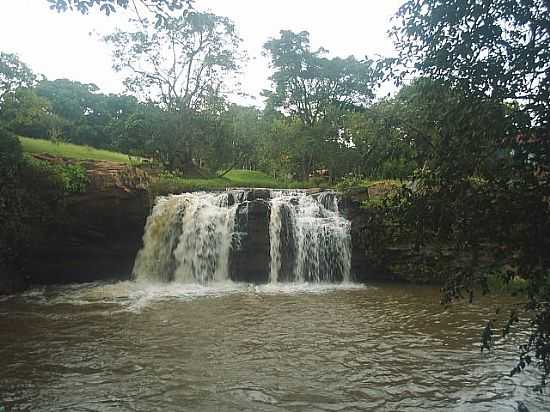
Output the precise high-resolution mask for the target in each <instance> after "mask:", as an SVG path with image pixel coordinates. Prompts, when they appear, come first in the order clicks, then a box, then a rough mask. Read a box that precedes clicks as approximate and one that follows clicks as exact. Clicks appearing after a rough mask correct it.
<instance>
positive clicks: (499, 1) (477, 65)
mask: <svg viewBox="0 0 550 412" xmlns="http://www.w3.org/2000/svg"><path fill="white" fill-rule="evenodd" d="M397 21H398V23H397V25H396V27H395V28H394V29H393V34H394V35H395V38H396V39H397V42H396V46H397V49H398V50H399V52H400V53H399V59H398V60H399V62H400V63H401V64H404V65H406V66H407V67H409V68H412V67H414V73H415V74H420V75H426V76H429V77H431V78H434V79H440V80H445V81H449V82H450V84H451V85H453V86H455V87H459V88H461V89H464V90H468V91H470V92H472V93H473V94H475V95H477V96H490V97H491V98H493V99H496V100H498V101H503V100H506V99H514V100H516V101H521V102H522V104H523V105H524V106H525V108H526V110H527V111H528V112H529V113H530V114H531V115H532V117H533V120H534V121H535V122H536V124H538V125H547V124H548V122H549V121H550V79H549V78H548V75H547V73H548V70H549V69H550V50H549V49H548V43H549V42H550V5H549V4H548V2H547V1H546V0H519V1H518V0H495V1H478V0H453V1H448V0H408V1H406V2H405V4H404V5H403V6H402V7H401V8H400V10H399V13H398V15H397ZM409 71H410V70H405V71H404V72H403V73H402V75H407V74H409V73H408V72H409Z"/></svg>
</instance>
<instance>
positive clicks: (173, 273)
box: [134, 193, 239, 284]
mask: <svg viewBox="0 0 550 412" xmlns="http://www.w3.org/2000/svg"><path fill="white" fill-rule="evenodd" d="M238 195H239V193H222V194H219V193H218V194H216V193H185V194H182V195H172V196H167V197H160V198H159V199H158V201H157V204H156V205H155V207H154V208H153V212H152V214H151V216H149V218H148V219H147V224H146V226H145V235H144V237H143V244H144V246H143V249H142V250H141V251H140V252H139V253H138V256H137V258H136V262H135V264H134V278H136V279H138V280H140V279H148V280H161V281H171V280H176V281H180V282H185V283H195V282H197V283H201V284H204V283H207V282H210V281H223V280H227V279H228V274H229V265H228V262H229V253H230V250H231V243H232V240H233V232H234V225H235V214H236V211H237V204H236V203H235V197H236V196H238Z"/></svg>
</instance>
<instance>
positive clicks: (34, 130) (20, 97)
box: [0, 88, 64, 138]
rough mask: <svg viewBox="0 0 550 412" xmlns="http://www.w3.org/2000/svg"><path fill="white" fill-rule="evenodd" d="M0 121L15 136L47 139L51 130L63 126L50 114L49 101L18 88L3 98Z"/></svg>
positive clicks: (32, 92) (29, 89) (61, 122)
mask: <svg viewBox="0 0 550 412" xmlns="http://www.w3.org/2000/svg"><path fill="white" fill-rule="evenodd" d="M0 121H1V122H2V123H3V124H4V125H5V127H7V128H9V129H10V130H12V131H13V132H15V133H17V134H24V135H26V136H31V137H37V138H47V137H48V136H50V135H51V131H52V130H54V129H59V128H61V127H62V126H63V124H64V121H63V119H61V118H60V117H59V116H57V115H56V114H54V113H53V112H52V107H51V103H50V101H48V100H47V99H45V98H43V97H40V96H39V95H37V94H36V92H35V90H34V89H31V88H19V89H17V90H15V91H14V92H10V93H8V94H6V95H5V96H4V100H3V102H2V106H1V108H0Z"/></svg>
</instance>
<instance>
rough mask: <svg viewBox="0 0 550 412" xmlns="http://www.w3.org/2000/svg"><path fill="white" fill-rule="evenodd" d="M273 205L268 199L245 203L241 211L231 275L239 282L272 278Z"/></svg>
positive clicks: (232, 256)
mask: <svg viewBox="0 0 550 412" xmlns="http://www.w3.org/2000/svg"><path fill="white" fill-rule="evenodd" d="M270 213H271V211H270V207H269V204H268V203H267V202H266V201H264V200H253V201H250V202H246V203H243V204H242V205H240V206H239V209H238V211H237V222H236V227H237V228H236V231H237V232H238V235H237V236H239V238H238V239H237V240H235V241H234V244H233V252H232V253H231V262H230V276H231V279H232V280H234V281H236V282H248V283H267V282H268V280H269V262H270V255H269V252H270V242H269V219H270Z"/></svg>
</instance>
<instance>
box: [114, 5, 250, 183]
mask: <svg viewBox="0 0 550 412" xmlns="http://www.w3.org/2000/svg"><path fill="white" fill-rule="evenodd" d="M135 23H136V26H137V27H136V31H134V32H122V31H117V32H115V33H113V34H111V35H109V36H106V37H105V41H106V42H107V43H109V44H111V45H112V46H113V49H114V51H113V58H114V66H113V67H114V68H115V70H117V71H125V72H127V73H128V77H127V78H126V80H125V85H126V87H127V89H128V90H129V91H130V92H132V93H134V94H135V95H137V96H140V97H145V98H146V99H147V100H148V101H150V102H153V103H157V104H159V105H160V106H161V107H162V108H163V109H164V110H166V111H168V112H170V113H173V114H174V115H173V116H170V118H171V119H172V121H173V122H172V123H171V124H172V125H173V130H172V132H171V133H169V137H170V139H169V140H167V139H164V144H163V145H162V147H160V146H159V147H158V149H159V150H163V151H164V152H165V155H166V157H167V158H168V159H169V161H168V166H169V167H170V168H171V169H181V170H185V169H187V171H188V172H189V171H190V170H191V169H195V167H194V164H193V163H194V162H193V151H194V147H196V146H197V145H198V143H199V141H200V139H201V136H202V133H201V132H200V128H194V127H192V125H191V123H192V122H194V121H195V120H196V119H194V116H196V115H198V114H201V113H204V112H206V111H208V110H213V111H214V113H216V112H217V113H219V112H220V110H219V104H220V102H222V101H223V99H224V96H225V93H226V90H225V83H226V81H227V78H228V76H230V75H231V74H233V73H235V72H236V71H237V70H238V68H239V61H240V58H239V55H238V47H239V44H240V42H241V39H240V38H239V37H238V35H237V33H236V30H235V26H234V24H233V23H232V22H231V21H230V20H229V19H227V18H225V17H220V16H217V15H215V14H212V13H201V12H195V11H193V12H189V13H183V14H181V15H179V16H177V17H172V16H168V17H166V18H165V19H164V20H163V21H162V22H161V23H160V24H155V25H153V24H151V23H149V22H147V21H143V20H142V21H139V22H135ZM167 56H168V57H167Z"/></svg>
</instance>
